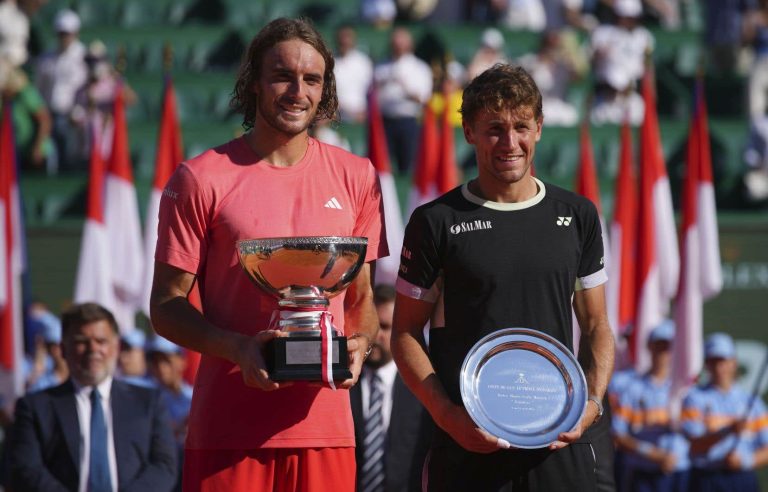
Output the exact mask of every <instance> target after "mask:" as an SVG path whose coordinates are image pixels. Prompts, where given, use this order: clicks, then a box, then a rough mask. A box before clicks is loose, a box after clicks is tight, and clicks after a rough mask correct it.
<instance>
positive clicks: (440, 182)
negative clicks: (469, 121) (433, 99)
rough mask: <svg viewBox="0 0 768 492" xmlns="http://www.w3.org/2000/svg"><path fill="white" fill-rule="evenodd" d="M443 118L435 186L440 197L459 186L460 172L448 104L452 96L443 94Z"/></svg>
mask: <svg viewBox="0 0 768 492" xmlns="http://www.w3.org/2000/svg"><path fill="white" fill-rule="evenodd" d="M443 100H444V101H445V104H444V105H443V116H442V123H441V127H440V154H439V155H440V158H439V160H438V163H437V176H436V180H435V185H436V187H437V193H438V195H442V194H443V193H447V192H449V191H451V190H452V189H454V188H455V187H456V186H458V185H459V171H458V169H457V167H456V145H455V143H454V138H453V136H454V135H453V126H452V125H451V114H450V109H449V106H450V104H448V101H449V100H450V95H449V94H448V93H447V92H444V93H443Z"/></svg>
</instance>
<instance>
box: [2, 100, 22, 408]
mask: <svg viewBox="0 0 768 492" xmlns="http://www.w3.org/2000/svg"><path fill="white" fill-rule="evenodd" d="M23 234H24V227H23V225H22V217H21V203H20V197H19V185H18V179H17V176H16V152H15V140H14V132H13V119H12V110H11V104H4V105H3V115H2V122H0V406H1V407H2V409H3V410H6V411H8V412H12V411H13V407H14V405H15V404H16V398H18V397H19V396H21V395H22V394H23V393H24V371H23V368H22V366H23V364H22V363H23V357H24V328H23V316H22V305H23V303H22V289H21V277H22V274H23V273H24V269H25V258H24V237H23Z"/></svg>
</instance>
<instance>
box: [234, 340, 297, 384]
mask: <svg viewBox="0 0 768 492" xmlns="http://www.w3.org/2000/svg"><path fill="white" fill-rule="evenodd" d="M284 336H287V334H286V333H283V332H281V331H278V330H265V331H260V332H259V333H257V334H256V335H255V336H252V337H245V342H244V343H242V344H240V345H238V351H237V353H236V354H235V356H234V357H233V359H234V361H235V362H236V363H237V365H239V366H240V371H241V372H242V373H243V382H244V383H245V385H246V386H251V387H253V388H259V389H260V390H263V391H273V390H276V389H279V388H284V387H286V386H289V385H290V384H291V383H285V382H283V383H276V382H275V381H272V380H271V379H269V373H268V372H267V365H266V363H265V362H264V346H265V345H266V343H267V342H269V341H270V340H273V339H275V338H278V337H284Z"/></svg>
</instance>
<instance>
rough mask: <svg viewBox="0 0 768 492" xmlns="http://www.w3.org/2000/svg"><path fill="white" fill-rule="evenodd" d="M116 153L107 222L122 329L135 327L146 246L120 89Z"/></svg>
mask: <svg viewBox="0 0 768 492" xmlns="http://www.w3.org/2000/svg"><path fill="white" fill-rule="evenodd" d="M113 122H114V130H113V136H112V152H111V155H110V159H109V167H108V171H107V177H106V192H105V202H104V222H105V224H106V226H107V234H108V236H109V243H110V252H111V254H112V258H113V260H112V285H113V286H114V291H115V299H116V301H117V303H116V305H115V308H114V314H115V318H117V322H118V325H119V326H120V330H121V331H128V330H131V329H133V327H134V316H135V312H136V309H137V308H138V307H139V304H140V302H141V295H142V288H143V277H144V247H143V246H144V245H143V244H142V242H141V223H140V220H139V204H138V199H137V197H136V188H135V187H134V185H133V171H132V170H131V160H130V149H129V145H128V127H127V124H126V121H125V103H124V100H123V89H122V87H120V88H119V89H118V91H117V94H116V97H115V103H114V112H113Z"/></svg>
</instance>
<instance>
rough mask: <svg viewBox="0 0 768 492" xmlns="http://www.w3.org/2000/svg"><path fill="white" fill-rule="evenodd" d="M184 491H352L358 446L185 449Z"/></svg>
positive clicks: (353, 488) (353, 489)
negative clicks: (356, 447) (356, 448)
mask: <svg viewBox="0 0 768 492" xmlns="http://www.w3.org/2000/svg"><path fill="white" fill-rule="evenodd" d="M183 490H184V491H185V492H198V491H203V492H209V491H210V492H213V491H216V492H219V491H221V492H230V491H259V492H262V491H263V492H325V491H329V492H331V491H332V492H354V491H355V448H353V447H347V448H266V449H256V450H240V449H186V450H185V451H184V478H183Z"/></svg>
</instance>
